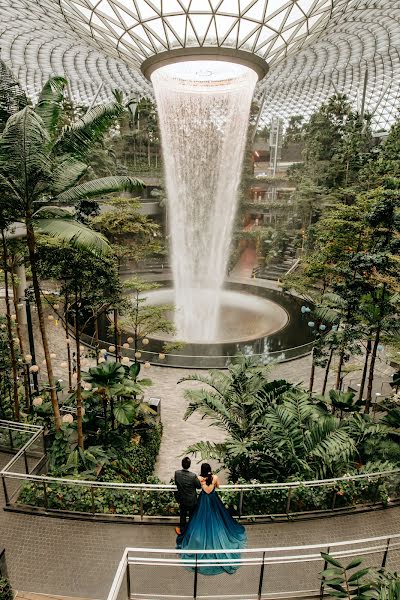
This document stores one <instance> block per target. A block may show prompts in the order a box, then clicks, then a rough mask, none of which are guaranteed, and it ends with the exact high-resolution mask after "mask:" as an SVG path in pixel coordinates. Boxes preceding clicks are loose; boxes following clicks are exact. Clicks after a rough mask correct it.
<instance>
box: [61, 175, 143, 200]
mask: <svg viewBox="0 0 400 600" xmlns="http://www.w3.org/2000/svg"><path fill="white" fill-rule="evenodd" d="M143 187H144V183H143V182H142V181H141V180H140V179H136V177H125V176H119V177H102V178H101V179H94V180H93V181H88V182H86V183H82V184H81V185H77V186H75V187H73V188H71V189H69V190H67V191H65V192H62V193H61V194H59V195H58V196H56V198H55V200H56V202H59V203H65V202H70V203H74V202H78V201H79V200H82V199H84V198H99V197H101V196H105V195H107V194H112V193H115V192H132V193H135V192H138V190H140V189H141V188H143Z"/></svg>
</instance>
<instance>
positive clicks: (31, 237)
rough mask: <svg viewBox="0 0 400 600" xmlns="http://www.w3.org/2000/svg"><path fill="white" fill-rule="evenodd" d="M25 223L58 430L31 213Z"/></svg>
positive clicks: (58, 423) (59, 417) (58, 422)
mask: <svg viewBox="0 0 400 600" xmlns="http://www.w3.org/2000/svg"><path fill="white" fill-rule="evenodd" d="M25 223H26V241H27V245H28V250H29V261H30V264H31V273H32V286H33V291H34V294H35V302H36V308H37V313H38V320H39V329H40V334H41V337H42V344H43V352H44V358H45V361H46V369H47V377H48V380H49V386H50V399H51V405H52V407H53V413H54V423H55V426H56V430H57V431H60V429H61V415H60V407H59V405H58V399H57V392H56V386H55V382H54V375H53V365H52V364H51V358H50V350H49V342H48V340H47V332H46V326H45V320H44V314H43V305H42V299H41V297H40V286H39V278H38V274H37V270H36V256H35V252H36V239H35V232H34V230H33V225H32V222H31V215H28V216H27V218H26V221H25Z"/></svg>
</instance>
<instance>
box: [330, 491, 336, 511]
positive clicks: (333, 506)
mask: <svg viewBox="0 0 400 600" xmlns="http://www.w3.org/2000/svg"><path fill="white" fill-rule="evenodd" d="M336 496H337V493H336V489H335V488H333V498H332V506H331V510H333V509H334V508H335V504H336Z"/></svg>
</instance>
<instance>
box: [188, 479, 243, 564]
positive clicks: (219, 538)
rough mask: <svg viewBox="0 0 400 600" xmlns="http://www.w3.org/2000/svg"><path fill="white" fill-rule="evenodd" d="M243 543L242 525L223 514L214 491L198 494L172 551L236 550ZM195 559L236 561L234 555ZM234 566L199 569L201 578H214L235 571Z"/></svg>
mask: <svg viewBox="0 0 400 600" xmlns="http://www.w3.org/2000/svg"><path fill="white" fill-rule="evenodd" d="M246 541H247V536H246V531H245V528H244V527H243V525H240V524H239V523H237V522H236V521H235V520H234V519H233V518H232V517H231V515H230V514H229V512H228V511H227V510H226V508H225V506H224V505H223V503H222V502H221V499H220V498H219V496H218V494H217V493H216V492H215V489H214V490H213V491H212V492H210V493H209V494H207V493H206V492H204V491H202V492H201V493H200V496H199V500H198V502H197V506H196V510H195V512H194V514H193V516H192V518H191V519H190V521H189V523H188V526H187V527H186V529H185V532H184V533H183V534H182V535H178V537H177V539H176V547H177V549H179V550H240V549H242V548H244V547H245V545H246ZM181 556H182V558H186V559H190V560H194V559H195V555H194V554H189V553H188V554H183V555H181ZM197 558H198V559H209V560H210V559H211V560H218V559H225V560H226V559H238V558H240V554H239V553H238V552H232V553H231V552H229V553H227V554H224V553H221V554H198V555H197ZM237 569H238V565H237V564H235V563H233V564H228V563H227V564H222V565H215V566H201V565H200V566H199V567H198V572H199V573H201V574H202V575H218V574H220V573H229V574H230V575H231V574H233V573H235V571H237Z"/></svg>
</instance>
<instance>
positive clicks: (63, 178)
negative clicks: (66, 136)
mask: <svg viewBox="0 0 400 600" xmlns="http://www.w3.org/2000/svg"><path fill="white" fill-rule="evenodd" d="M87 170H88V166H87V165H86V164H85V163H83V162H81V161H79V160H77V159H76V158H74V157H73V156H68V155H67V156H63V157H62V158H61V160H59V161H58V163H57V164H56V166H55V168H54V169H53V181H52V191H53V194H55V195H58V194H61V193H62V192H65V191H67V190H68V189H69V188H71V187H73V186H75V185H76V184H77V183H78V182H79V181H80V179H81V178H82V177H83V176H84V174H85V173H86V171H87Z"/></svg>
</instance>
